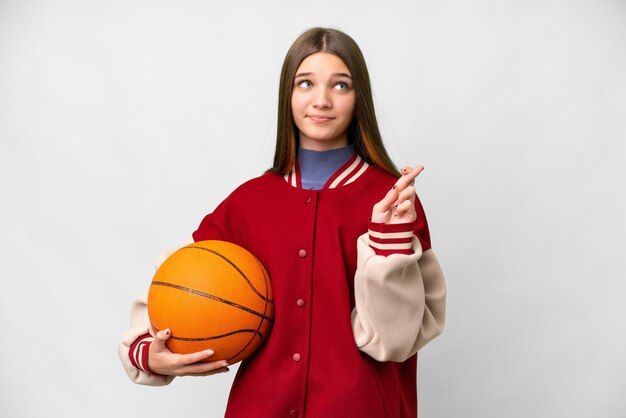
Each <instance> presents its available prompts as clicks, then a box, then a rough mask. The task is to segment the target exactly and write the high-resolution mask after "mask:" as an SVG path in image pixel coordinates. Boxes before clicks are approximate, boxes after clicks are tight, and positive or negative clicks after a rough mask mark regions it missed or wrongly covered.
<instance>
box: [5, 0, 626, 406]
mask: <svg viewBox="0 0 626 418" xmlns="http://www.w3.org/2000/svg"><path fill="white" fill-rule="evenodd" d="M316 25H325V26H333V27H337V28H339V29H342V30H344V31H346V32H347V33H349V34H350V35H351V36H352V37H353V38H354V39H355V40H356V41H357V42H358V43H359V45H360V46H361V48H362V50H363V52H364V54H365V57H366V60H367V62H368V65H369V70H370V73H371V78H372V84H373V89H374V93H375V103H376V109H377V114H378V118H379V123H380V126H381V129H382V131H383V135H384V138H385V141H386V144H387V147H388V150H389V151H390V153H391V155H392V158H393V159H394V160H395V162H396V163H397V164H398V165H399V166H403V165H408V164H411V165H414V164H417V163H421V164H423V165H424V166H425V167H426V170H425V171H424V173H423V174H422V175H421V176H420V177H419V179H418V193H419V195H420V198H421V200H422V202H423V204H424V206H425V208H426V212H427V214H428V217H429V223H430V228H431V234H432V241H433V247H434V249H435V251H436V252H437V254H438V256H439V258H440V261H441V263H442V265H443V267H444V270H445V272H446V275H447V282H448V290H449V298H448V317H447V324H446V330H445V332H444V334H443V335H442V336H441V337H439V338H438V339H437V340H435V341H434V342H432V343H431V344H429V345H428V346H426V347H425V348H424V349H423V350H422V351H421V352H420V353H421V354H420V367H419V398H420V416H421V417H422V418H434V417H441V418H455V417H476V418H478V417H480V418H491V417H493V418H502V417H507V418H517V417H520V418H521V417H533V418H543V417H546V418H548V417H557V416H563V417H564V416H567V417H569V418H578V417H594V418H595V417H603V418H618V417H624V416H626V397H624V389H626V359H625V354H624V353H626V306H625V304H624V302H623V301H624V294H625V292H626V280H624V279H625V274H624V273H625V272H626V268H625V267H626V265H625V264H626V261H625V259H626V257H624V250H625V249H626V239H625V233H626V228H625V222H624V213H625V212H626V203H625V199H624V197H625V193H624V183H623V179H624V178H625V176H624V174H625V173H624V171H625V170H624V164H625V163H626V161H625V158H624V157H625V148H626V147H625V145H624V142H625V140H626V122H625V121H626V77H625V76H624V74H626V3H625V2H624V1H621V0H614V1H609V0H593V1H592V0H588V1H582V0H580V1H573V0H572V1H565V0H546V1H522V0H519V1H513V0H492V1H489V0H476V1H461V0H458V1H437V2H434V1H415V2H413V1H405V2H388V4H386V5H383V3H381V2H380V1H363V0H361V1H356V0H353V1H344V2H335V1H329V0H321V1H317V2H295V1H263V2H256V1H247V2H231V3H229V4H228V5H227V4H225V3H217V2H206V1H205V2H201V1H191V0H185V1H176V2H174V1H170V2H167V1H155V0H151V1H147V0H146V1H138V0H132V1H131V0H124V1H122V0H113V1H83V0H74V1H71V0H59V1H54V2H53V1H34V0H30V1H29V0H0V186H1V187H0V197H1V210H2V216H1V219H0V232H1V234H2V239H1V240H0V266H1V270H0V271H1V280H0V350H1V351H0V353H1V355H0V416H2V417H11V418H12V417H44V416H45V417H79V416H80V417H85V416H86V417H133V416H138V415H140V416H151V417H169V416H181V414H183V415H184V416H185V417H186V418H191V417H219V416H222V415H223V411H224V408H225V404H226V399H227V393H228V390H229V387H230V383H231V381H232V378H233V376H234V372H235V370H234V369H235V368H233V370H232V371H231V372H230V373H228V374H226V375H220V376H214V377H209V378H185V379H178V380H176V381H175V382H174V383H173V384H172V385H170V386H168V387H165V388H151V387H142V386H138V385H134V384H132V383H131V382H130V380H129V379H128V378H127V377H126V375H125V374H124V372H123V370H122V367H121V364H120V361H119V359H118V357H117V352H116V350H117V343H118V340H119V338H120V337H121V335H122V333H123V332H124V330H125V329H126V327H127V326H128V313H129V307H130V302H131V300H132V299H133V297H134V296H135V295H136V294H137V293H139V292H140V291H141V290H142V289H144V288H145V287H147V285H148V284H149V281H150V280H151V277H152V274H153V264H154V260H155V259H156V257H157V256H158V255H159V254H160V253H161V252H162V251H163V250H165V249H168V248H171V247H173V246H176V245H177V244H178V243H180V242H182V241H184V240H185V239H186V238H187V236H188V235H189V234H190V233H191V232H192V231H193V230H195V228H196V227H197V225H198V223H199V222H200V220H201V219H202V216H203V215H204V214H206V213H208V212H210V211H211V210H212V209H213V208H214V207H215V205H216V204H217V203H219V202H220V201H221V200H222V199H223V198H224V197H225V196H226V195H227V194H228V193H229V192H230V191H231V190H232V189H234V188H235V187H236V186H237V185H238V184H240V183H241V182H243V181H244V180H246V179H248V178H251V177H255V176H257V175H259V174H261V173H262V172H263V170H265V169H266V168H268V167H269V166H270V165H271V161H272V157H273V150H274V138H275V126H276V121H275V120H276V103H277V92H278V77H279V71H280V66H281V64H282V59H283V57H284V54H285V53H286V51H287V49H288V47H289V45H290V44H291V43H292V42H293V40H294V39H295V38H296V37H297V36H298V35H299V34H300V33H301V32H302V31H304V30H305V29H307V28H309V27H311V26H316ZM277 390H279V388H277ZM172 414H176V415H172Z"/></svg>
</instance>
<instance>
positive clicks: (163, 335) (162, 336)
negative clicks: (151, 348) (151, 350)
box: [154, 328, 172, 347]
mask: <svg viewBox="0 0 626 418" xmlns="http://www.w3.org/2000/svg"><path fill="white" fill-rule="evenodd" d="M171 336H172V331H170V329H169V328H165V329H162V330H161V331H159V332H157V333H156V335H155V336H154V342H155V343H157V344H158V345H160V346H163V347H165V342H166V341H167V340H169V339H170V337H171Z"/></svg>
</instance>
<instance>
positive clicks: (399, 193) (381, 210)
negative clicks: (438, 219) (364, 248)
mask: <svg viewBox="0 0 626 418" xmlns="http://www.w3.org/2000/svg"><path fill="white" fill-rule="evenodd" d="M423 169H424V167H423V166H421V165H418V166H417V167H415V168H411V167H405V168H403V169H402V170H400V171H401V172H402V174H403V175H402V177H400V179H399V180H398V181H397V182H396V184H395V185H394V187H393V188H392V189H391V190H389V192H387V195H385V197H383V199H382V200H381V201H380V202H378V203H376V204H375V205H374V208H373V209H372V222H376V223H386V224H398V223H408V222H414V221H415V219H416V218H417V214H416V213H415V206H414V204H415V188H414V187H413V183H414V182H415V178H416V177H417V176H418V175H419V174H420V173H421V172H422V170H423Z"/></svg>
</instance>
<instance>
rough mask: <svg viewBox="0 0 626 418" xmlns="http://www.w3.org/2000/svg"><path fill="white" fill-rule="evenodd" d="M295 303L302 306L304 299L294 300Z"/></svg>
mask: <svg viewBox="0 0 626 418" xmlns="http://www.w3.org/2000/svg"><path fill="white" fill-rule="evenodd" d="M296 305H298V307H300V308H302V307H303V306H304V299H298V300H297V301H296Z"/></svg>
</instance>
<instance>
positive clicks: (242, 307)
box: [152, 281, 273, 323]
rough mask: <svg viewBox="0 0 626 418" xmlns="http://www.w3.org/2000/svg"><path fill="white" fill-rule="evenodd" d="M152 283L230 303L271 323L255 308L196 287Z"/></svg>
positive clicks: (269, 319)
mask: <svg viewBox="0 0 626 418" xmlns="http://www.w3.org/2000/svg"><path fill="white" fill-rule="evenodd" d="M152 284H153V285H154V286H164V287H171V288H173V289H176V290H182V291H183V292H189V293H191V294H194V295H197V296H202V297H204V298H207V299H213V300H216V301H218V302H222V303H225V304H226V305H230V306H232V307H234V308H238V309H241V310H243V311H246V312H248V313H251V314H253V315H256V316H259V317H261V318H264V319H266V320H268V321H270V322H272V323H273V321H272V318H268V317H266V316H265V315H262V314H260V313H258V312H257V311H255V310H252V309H250V308H247V307H245V306H243V305H240V304H238V303H235V302H232V301H230V300H228V299H223V298H220V297H218V296H215V295H211V294H210V293H205V292H201V291H199V290H196V289H191V288H189V287H184V286H179V285H177V284H172V283H166V282H159V281H152Z"/></svg>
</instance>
